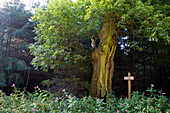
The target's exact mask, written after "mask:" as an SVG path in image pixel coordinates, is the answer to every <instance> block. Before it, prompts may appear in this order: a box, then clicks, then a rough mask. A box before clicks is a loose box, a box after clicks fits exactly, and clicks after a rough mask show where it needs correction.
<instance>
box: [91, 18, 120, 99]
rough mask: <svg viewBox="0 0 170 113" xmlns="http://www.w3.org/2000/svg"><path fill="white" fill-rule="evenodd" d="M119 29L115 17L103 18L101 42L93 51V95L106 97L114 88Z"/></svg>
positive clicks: (100, 34)
mask: <svg viewBox="0 0 170 113" xmlns="http://www.w3.org/2000/svg"><path fill="white" fill-rule="evenodd" d="M117 37H118V35H117V30H116V27H115V19H114V18H106V19H104V20H103V26H102V29H101V30H100V32H99V38H100V44H99V46H98V48H97V49H96V50H95V51H94V52H93V54H92V59H93V62H92V64H93V74H92V87H91V88H92V95H93V96H97V97H104V96H105V95H106V94H107V93H108V92H109V91H110V90H111V88H112V77H113V71H114V61H113V58H114V55H115V51H116V47H117Z"/></svg>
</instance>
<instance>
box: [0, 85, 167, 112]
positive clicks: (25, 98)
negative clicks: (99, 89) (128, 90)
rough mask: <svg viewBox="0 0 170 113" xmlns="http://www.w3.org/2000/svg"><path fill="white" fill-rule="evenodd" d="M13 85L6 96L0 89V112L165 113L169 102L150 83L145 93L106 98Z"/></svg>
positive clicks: (163, 94)
mask: <svg viewBox="0 0 170 113" xmlns="http://www.w3.org/2000/svg"><path fill="white" fill-rule="evenodd" d="M12 87H14V93H12V94H10V96H7V95H5V93H3V92H2V91H0V112H12V113H13V112H17V113H22V112H27V113H32V112H37V113H47V112H53V113H54V112H55V113H59V112H66V113H68V112H70V113H95V112H96V113H113V112H128V113H132V112H133V113H136V112H137V113H143V112H144V113H153V112H159V113H169V112H170V102H169V99H168V98H167V97H166V96H165V93H162V92H161V91H156V90H154V89H153V87H151V88H149V89H148V90H147V92H148V95H146V94H144V93H143V94H140V93H139V92H133V96H132V99H127V98H116V97H115V96H114V95H108V97H107V102H104V100H103V99H98V98H92V97H91V96H89V97H83V98H76V97H75V96H72V95H71V94H69V93H66V92H65V91H64V92H65V94H64V95H63V96H62V97H55V96H54V95H53V94H52V93H50V92H47V91H45V90H40V88H38V87H35V89H36V90H35V92H34V93H33V94H31V93H27V94H25V93H24V92H21V93H20V91H19V90H18V89H17V88H16V87H15V85H14V84H13V85H12Z"/></svg>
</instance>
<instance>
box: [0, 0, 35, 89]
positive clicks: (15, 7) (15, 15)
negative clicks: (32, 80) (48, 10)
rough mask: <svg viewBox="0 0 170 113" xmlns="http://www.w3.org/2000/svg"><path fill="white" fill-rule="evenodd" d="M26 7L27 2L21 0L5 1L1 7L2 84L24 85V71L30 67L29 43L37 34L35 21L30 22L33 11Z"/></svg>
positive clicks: (0, 56) (0, 51) (0, 58)
mask: <svg viewBox="0 0 170 113" xmlns="http://www.w3.org/2000/svg"><path fill="white" fill-rule="evenodd" d="M24 8H25V4H23V3H22V2H20V0H13V1H10V2H5V3H4V5H3V6H2V7H0V19H1V20H0V24H1V26H0V41H1V43H0V46H1V50H0V53H1V54H0V60H1V66H0V68H1V72H0V73H1V74H0V77H1V78H2V79H1V85H0V86H8V85H11V84H12V83H15V84H16V85H23V83H24V81H25V80H24V79H25V78H24V76H22V75H24V74H23V72H24V71H26V70H28V69H30V67H28V66H27V64H29V62H28V60H27V57H28V56H29V54H28V53H29V49H28V44H29V43H30V42H32V41H33V38H32V37H34V36H35V34H34V33H33V30H34V26H35V23H32V22H29V18H30V16H31V15H32V13H31V12H30V11H28V10H25V9H24ZM23 56H24V57H25V58H24V57H23ZM3 78H4V79H3ZM3 83H5V84H3Z"/></svg>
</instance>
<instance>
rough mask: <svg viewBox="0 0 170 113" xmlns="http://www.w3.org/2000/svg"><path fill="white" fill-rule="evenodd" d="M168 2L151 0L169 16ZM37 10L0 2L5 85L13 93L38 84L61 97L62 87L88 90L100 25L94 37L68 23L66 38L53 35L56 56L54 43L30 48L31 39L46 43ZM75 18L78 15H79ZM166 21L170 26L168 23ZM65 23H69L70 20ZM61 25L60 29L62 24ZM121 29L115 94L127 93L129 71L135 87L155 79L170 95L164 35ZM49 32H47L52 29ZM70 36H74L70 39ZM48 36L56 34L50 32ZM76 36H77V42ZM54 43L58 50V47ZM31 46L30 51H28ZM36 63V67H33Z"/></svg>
mask: <svg viewBox="0 0 170 113" xmlns="http://www.w3.org/2000/svg"><path fill="white" fill-rule="evenodd" d="M165 1H166V0H165ZM165 1H163V2H156V1H154V0H153V2H152V5H153V6H155V7H156V5H158V6H162V7H164V8H162V9H160V10H161V11H162V12H163V14H164V15H165V17H169V9H168V8H166V7H167V5H169V3H167V2H165ZM32 7H33V8H36V7H39V6H38V3H35V4H33V6H32ZM63 7H65V6H63ZM157 8H158V7H157ZM47 9H48V8H47ZM39 10H40V9H39ZM39 10H37V12H40V13H42V12H43V11H44V12H45V10H46V6H44V7H43V8H42V9H41V11H39ZM38 14H39V13H33V12H32V11H31V10H26V9H25V4H24V3H21V2H20V0H13V1H12V2H6V3H5V4H4V5H3V6H1V7H0V87H1V90H3V91H5V92H7V93H11V85H12V84H16V86H17V87H19V88H21V89H23V88H26V90H28V91H32V90H33V89H34V87H35V86H40V87H42V88H44V89H47V90H49V91H52V92H54V93H55V94H56V95H57V96H60V95H61V94H62V90H63V89H65V90H66V91H67V92H70V93H72V94H73V95H76V96H77V97H83V96H87V95H89V94H90V90H89V89H90V85H91V81H92V80H91V78H92V73H93V66H92V61H93V59H92V52H94V51H95V50H94V49H95V48H93V46H92V45H91V44H92V42H93V41H92V39H95V44H96V47H97V46H98V45H100V37H99V36H98V34H99V33H98V29H101V28H102V24H99V25H98V26H97V28H96V29H97V30H95V29H90V30H89V31H88V32H90V35H92V38H91V36H90V37H89V34H87V31H85V30H82V31H81V32H80V35H77V34H74V33H72V32H71V30H70V28H67V30H70V31H69V32H68V34H66V33H65V34H62V33H61V34H60V36H61V37H62V36H63V37H66V38H65V39H63V38H61V39H55V38H49V40H50V41H49V45H50V46H52V45H53V43H57V44H56V45H55V47H56V48H57V51H58V52H59V53H56V56H55V58H54V56H53V55H52V53H50V52H51V51H52V49H51V48H50V47H49V48H50V49H51V50H49V48H46V47H44V48H43V47H42V48H39V50H38V49H37V48H36V47H33V45H32V46H31V47H30V45H31V44H35V46H37V45H41V44H43V43H46V42H45V41H44V40H45V39H43V38H42V39H41V36H40V35H39V34H41V32H40V31H38V30H37V28H38V27H37V25H38V24H39V23H40V22H38V19H37V20H36V19H35V20H36V21H32V20H31V19H32V18H33V16H34V15H38ZM44 15H50V13H45V14H44ZM49 17H50V16H49ZM162 18H164V17H162ZM48 19H50V18H48ZM75 21H80V20H76V19H75ZM137 22H138V21H137ZM59 24H61V23H59ZM87 24H89V23H87ZM167 24H168V25H167V26H168V27H169V23H168V22H167ZM84 25H85V22H84V23H83V22H82V24H81V25H80V26H81V27H83V28H84V29H86V26H84ZM47 26H48V25H47ZM63 26H64V25H63ZM63 26H62V27H63ZM80 26H78V27H77V29H78V30H81V29H80V28H81V27H80ZM127 26H130V27H135V26H137V25H130V24H127ZM35 27H36V28H35ZM48 27H49V26H48ZM60 27H61V26H60ZM66 27H68V26H67V25H66ZM95 27H96V26H95ZM87 28H88V27H87ZM44 29H45V28H44ZM56 29H58V26H56V27H54V28H51V29H50V30H49V31H50V32H54V30H56ZM134 29H135V28H134ZM168 29H169V28H168ZM36 30H37V32H36ZM59 30H61V31H62V30H63V29H59ZM120 30H122V31H123V32H124V33H125V34H123V35H121V36H119V37H118V38H117V42H118V43H117V49H116V52H115V57H114V59H113V60H114V64H115V68H114V73H113V74H114V75H113V78H112V86H113V87H112V88H111V89H112V91H114V92H115V94H116V95H117V96H122V95H123V96H127V90H128V88H127V81H125V80H123V77H124V76H127V73H128V72H131V73H132V75H133V76H135V80H134V81H132V91H139V92H144V91H145V90H146V88H147V87H150V84H154V85H155V87H156V89H160V90H163V91H164V92H166V96H168V97H169V96H170V93H169V89H170V45H169V42H168V41H165V40H164V39H163V38H160V39H158V40H155V39H152V38H142V36H143V35H141V34H140V35H141V37H138V38H135V36H134V34H132V33H133V31H132V29H128V28H127V29H120ZM73 31H74V30H73ZM63 32H65V31H63ZM45 33H46V34H48V32H45ZM168 35H169V34H168ZM69 36H70V37H73V38H68V39H67V37H69ZM49 37H52V36H51V34H50V36H49ZM74 37H76V38H77V40H78V41H77V40H76V41H75V39H74ZM94 37H95V38H94ZM136 37H137V35H136ZM168 38H169V37H168ZM51 43H52V44H51ZM70 43H72V44H70ZM60 46H62V47H61V49H58V48H59V47H60ZM66 46H67V47H66ZM55 47H54V49H56V48H55ZM30 49H31V51H32V53H30ZM34 50H35V52H34ZM47 51H49V53H47ZM54 51H56V50H54ZM31 54H32V55H31ZM34 55H35V56H34ZM37 56H38V57H39V58H37ZM33 58H34V59H33ZM35 59H36V60H37V59H38V60H39V61H40V63H42V64H39V62H38V61H36V60H35ZM31 61H32V62H31ZM37 62H38V63H37ZM36 63H37V66H35V64H36ZM43 63H44V64H43ZM32 64H34V66H33V65H32ZM43 66H44V67H43ZM43 69H44V70H43Z"/></svg>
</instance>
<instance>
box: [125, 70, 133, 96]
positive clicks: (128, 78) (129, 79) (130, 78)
mask: <svg viewBox="0 0 170 113" xmlns="http://www.w3.org/2000/svg"><path fill="white" fill-rule="evenodd" d="M124 80H128V98H129V99H130V98H131V80H134V76H130V72H129V73H128V76H127V77H124Z"/></svg>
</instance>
